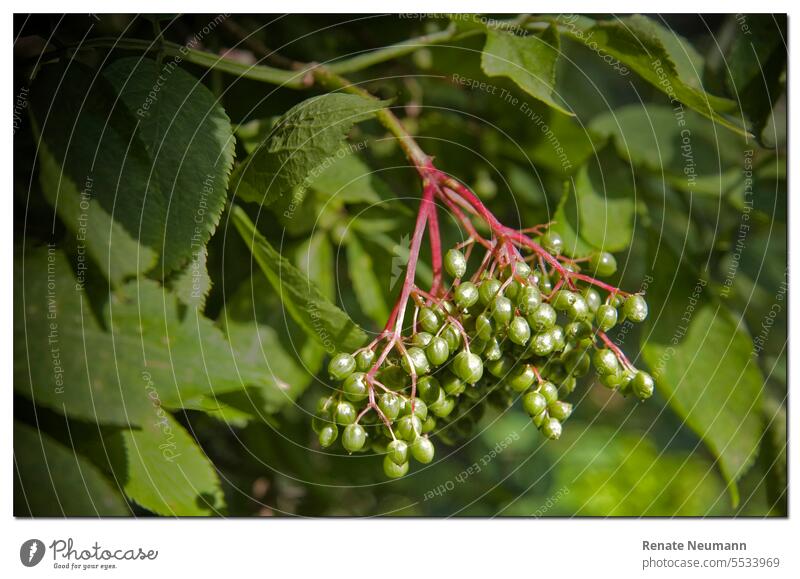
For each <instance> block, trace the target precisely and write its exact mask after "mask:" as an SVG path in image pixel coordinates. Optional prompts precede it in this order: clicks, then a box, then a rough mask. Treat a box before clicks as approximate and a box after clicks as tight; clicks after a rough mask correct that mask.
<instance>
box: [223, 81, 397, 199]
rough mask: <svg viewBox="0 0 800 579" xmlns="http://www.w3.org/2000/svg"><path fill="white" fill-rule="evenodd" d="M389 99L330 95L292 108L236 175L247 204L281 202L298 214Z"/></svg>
mask: <svg viewBox="0 0 800 579" xmlns="http://www.w3.org/2000/svg"><path fill="white" fill-rule="evenodd" d="M384 106H385V103H384V102H383V101H378V100H373V99H367V98H364V97H360V96H357V95H350V94H343V93H330V94H325V95H322V96H318V97H312V98H310V99H307V100H305V101H303V102H302V103H300V104H298V105H295V106H294V107H292V108H291V109H289V111H288V112H286V114H284V115H283V116H282V117H281V118H280V119H279V120H278V121H277V123H276V124H275V126H274V127H273V129H272V130H271V131H270V133H269V136H268V137H267V139H266V140H265V141H264V143H263V144H262V146H261V147H259V148H258V149H257V150H256V151H255V152H253V153H252V154H251V155H250V156H249V157H248V158H247V159H245V160H244V162H242V163H241V164H240V165H239V166H238V167H237V168H236V170H235V171H234V176H233V178H232V184H233V190H234V191H235V192H236V194H237V195H238V196H239V197H240V198H241V199H242V200H244V201H251V202H254V203H260V204H262V205H264V206H271V205H273V204H276V206H277V207H278V208H279V209H280V211H281V212H283V213H286V212H289V213H293V212H294V210H296V208H297V207H299V206H300V204H301V203H302V202H303V199H304V198H305V196H306V193H307V192H308V188H309V187H310V184H311V183H312V182H313V181H314V180H315V179H317V178H318V177H319V176H320V175H321V174H322V173H323V172H324V171H326V170H327V169H328V168H329V167H330V166H331V165H332V164H334V163H335V162H336V161H337V158H338V157H337V152H338V151H339V150H341V147H342V141H343V140H344V139H345V137H346V136H347V133H348V132H349V131H350V129H351V128H352V126H353V125H354V124H356V123H358V122H361V121H363V120H366V119H368V118H370V117H372V116H373V115H374V114H375V113H376V112H377V111H378V110H380V109H381V108H383V107H384Z"/></svg>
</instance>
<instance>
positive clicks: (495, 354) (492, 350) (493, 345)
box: [482, 338, 503, 362]
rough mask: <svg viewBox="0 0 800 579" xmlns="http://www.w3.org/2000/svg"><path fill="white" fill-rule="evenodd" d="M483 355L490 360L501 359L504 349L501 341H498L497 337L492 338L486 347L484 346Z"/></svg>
mask: <svg viewBox="0 0 800 579" xmlns="http://www.w3.org/2000/svg"><path fill="white" fill-rule="evenodd" d="M482 355H483V357H484V359H486V360H488V361H490V362H491V361H494V360H499V359H500V358H501V357H502V356H503V349H502V348H501V347H500V342H498V341H497V338H492V339H491V340H489V342H488V343H487V344H486V348H484V350H483V352H482Z"/></svg>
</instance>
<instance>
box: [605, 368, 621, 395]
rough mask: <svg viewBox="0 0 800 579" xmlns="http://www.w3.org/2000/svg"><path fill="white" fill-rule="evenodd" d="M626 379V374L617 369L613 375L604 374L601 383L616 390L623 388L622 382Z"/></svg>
mask: <svg viewBox="0 0 800 579" xmlns="http://www.w3.org/2000/svg"><path fill="white" fill-rule="evenodd" d="M624 379H625V373H624V372H623V371H622V370H621V369H619V368H617V369H616V370H615V371H614V372H612V373H611V374H602V375H600V383H601V384H602V385H603V386H605V387H606V388H610V389H611V390H616V389H617V388H620V387H621V386H622V382H623V380H624Z"/></svg>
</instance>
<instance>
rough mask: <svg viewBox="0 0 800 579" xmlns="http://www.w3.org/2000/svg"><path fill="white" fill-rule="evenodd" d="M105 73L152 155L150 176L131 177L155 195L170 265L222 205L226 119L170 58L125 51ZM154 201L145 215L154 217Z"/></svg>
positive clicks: (204, 237) (193, 245)
mask: <svg viewBox="0 0 800 579" xmlns="http://www.w3.org/2000/svg"><path fill="white" fill-rule="evenodd" d="M103 76H105V78H107V79H108V80H109V81H110V82H111V84H112V85H113V86H114V87H115V89H116V90H117V92H118V94H119V97H120V99H121V100H122V102H123V103H125V106H127V108H128V110H129V111H130V112H131V114H132V115H134V116H135V118H136V119H137V122H138V125H137V127H138V131H137V137H138V138H139V139H140V140H141V141H142V143H143V144H144V147H145V148H146V149H147V152H148V153H149V156H150V159H151V162H150V166H149V169H150V170H151V175H150V176H149V179H148V180H147V181H144V182H143V184H137V185H138V186H140V187H142V186H144V187H145V192H146V194H147V195H148V197H151V196H158V198H159V199H158V204H159V205H160V208H161V212H162V215H163V217H162V219H163V220H164V224H163V237H161V238H159V239H158V242H159V243H160V245H159V246H158V247H159V248H160V249H161V260H162V266H163V267H164V269H165V271H167V272H169V271H172V270H173V269H175V268H177V267H180V266H181V265H183V264H185V263H186V262H187V261H188V260H189V259H191V258H192V257H193V256H196V254H197V252H198V251H199V248H200V247H203V246H205V244H206V242H207V241H208V240H209V238H210V237H211V235H212V234H213V233H214V231H215V230H216V228H217V224H218V223H219V218H220V216H221V215H222V211H223V209H224V208H225V203H226V201H227V191H228V176H229V175H230V172H231V169H232V167H233V157H234V148H235V139H234V137H233V130H232V128H231V123H230V119H228V115H227V114H226V113H225V110H224V109H223V108H222V106H221V105H220V102H219V100H218V99H217V98H216V97H215V96H214V95H213V94H212V92H211V91H210V90H208V89H207V88H206V87H205V85H204V84H203V83H201V82H199V81H198V80H197V79H196V78H195V77H194V76H192V75H191V74H189V73H188V72H186V71H185V70H183V69H182V68H180V67H179V66H177V64H176V61H174V60H166V61H165V62H164V63H163V64H162V65H161V68H159V66H158V64H157V63H156V62H155V61H154V60H151V59H147V58H144V59H143V58H140V57H138V56H137V57H130V58H123V59H120V60H117V61H116V62H114V63H113V64H111V66H109V67H108V68H106V69H105V70H104V71H103ZM154 87H158V89H157V96H156V98H155V99H153V98H152V96H151V95H152V92H153V91H154V90H156V89H155V88H154ZM152 209H153V208H150V210H149V211H148V212H147V213H146V214H145V215H147V219H146V220H145V221H147V220H149V219H150V218H151V217H154V216H153V215H152ZM136 217H137V219H139V218H140V216H138V215H137V216H136Z"/></svg>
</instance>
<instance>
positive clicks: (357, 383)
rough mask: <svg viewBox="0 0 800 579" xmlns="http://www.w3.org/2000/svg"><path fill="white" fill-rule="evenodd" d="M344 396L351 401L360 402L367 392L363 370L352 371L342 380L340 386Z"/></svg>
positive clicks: (365, 376)
mask: <svg viewBox="0 0 800 579" xmlns="http://www.w3.org/2000/svg"><path fill="white" fill-rule="evenodd" d="M342 391H343V392H344V397H345V398H347V399H348V400H350V401H351V402H360V401H361V400H364V398H366V397H367V395H368V394H369V387H368V386H367V375H366V374H364V373H363V372H353V373H352V374H350V375H349V376H348V377H347V379H345V381H344V385H343V386H342Z"/></svg>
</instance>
